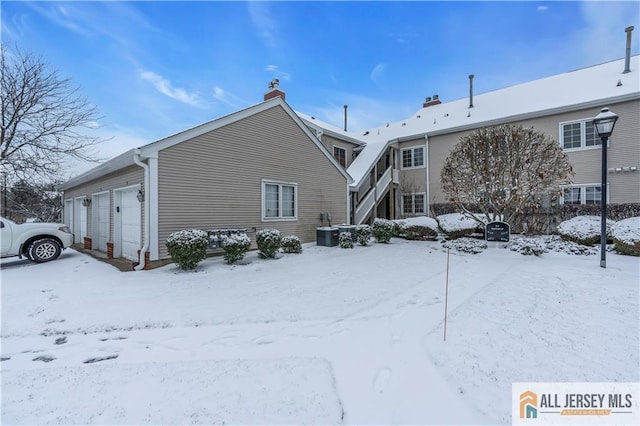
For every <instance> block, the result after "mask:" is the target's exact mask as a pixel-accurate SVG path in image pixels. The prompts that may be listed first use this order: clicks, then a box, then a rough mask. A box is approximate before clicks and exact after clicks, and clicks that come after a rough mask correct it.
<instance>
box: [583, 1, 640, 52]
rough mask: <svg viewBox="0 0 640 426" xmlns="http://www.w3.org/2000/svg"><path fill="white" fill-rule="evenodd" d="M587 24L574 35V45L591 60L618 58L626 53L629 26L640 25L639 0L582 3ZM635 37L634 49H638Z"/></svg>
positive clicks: (584, 19)
mask: <svg viewBox="0 0 640 426" xmlns="http://www.w3.org/2000/svg"><path fill="white" fill-rule="evenodd" d="M580 10H581V12H582V18H583V21H584V22H585V23H586V25H585V26H584V27H583V28H581V29H580V30H579V31H578V32H576V33H575V34H574V35H573V47H574V48H575V46H577V47H579V49H580V51H579V52H580V53H581V54H582V55H583V57H584V58H587V59H588V61H589V62H591V63H599V62H604V61H610V60H614V59H619V58H622V57H624V55H625V46H626V34H625V32H624V29H625V28H626V27H627V26H628V25H636V28H637V25H638V16H639V12H640V4H639V3H638V2H584V3H581V4H580ZM638 46H639V43H638V37H635V40H634V42H633V46H632V50H633V51H635V52H637V50H638Z"/></svg>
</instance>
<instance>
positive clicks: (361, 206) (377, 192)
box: [354, 168, 395, 225]
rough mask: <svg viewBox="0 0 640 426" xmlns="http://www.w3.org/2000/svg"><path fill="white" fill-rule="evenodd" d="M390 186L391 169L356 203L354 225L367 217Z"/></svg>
mask: <svg viewBox="0 0 640 426" xmlns="http://www.w3.org/2000/svg"><path fill="white" fill-rule="evenodd" d="M394 174H395V173H394ZM390 184H391V168H388V169H387V170H385V172H384V173H383V174H382V176H380V179H378V183H377V184H376V186H375V187H374V188H371V190H370V191H369V192H368V193H367V195H365V197H364V198H363V199H362V200H361V201H360V202H359V203H358V206H357V207H356V213H355V218H354V219H355V223H356V225H360V224H361V223H362V222H363V221H364V220H365V219H366V218H367V216H368V215H369V213H370V212H371V209H373V208H374V207H375V205H376V203H377V202H378V201H380V199H381V198H382V197H383V196H384V195H385V193H386V190H387V187H388V186H389V185H390Z"/></svg>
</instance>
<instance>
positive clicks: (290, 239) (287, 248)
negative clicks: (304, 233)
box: [282, 235, 302, 253]
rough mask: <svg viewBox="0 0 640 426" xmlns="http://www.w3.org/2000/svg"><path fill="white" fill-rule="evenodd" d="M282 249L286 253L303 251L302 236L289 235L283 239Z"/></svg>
mask: <svg viewBox="0 0 640 426" xmlns="http://www.w3.org/2000/svg"><path fill="white" fill-rule="evenodd" d="M282 251H283V252H285V253H302V243H301V242H300V238H298V237H296V236H295V235H289V236H287V237H284V238H283V239H282Z"/></svg>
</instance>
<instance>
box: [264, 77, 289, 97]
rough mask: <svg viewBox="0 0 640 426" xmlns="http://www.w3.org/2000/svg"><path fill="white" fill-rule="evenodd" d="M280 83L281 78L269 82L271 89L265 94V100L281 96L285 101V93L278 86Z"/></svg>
mask: <svg viewBox="0 0 640 426" xmlns="http://www.w3.org/2000/svg"><path fill="white" fill-rule="evenodd" d="M279 84H280V80H278V79H277V78H274V79H273V80H271V82H270V83H269V91H268V92H267V93H265V94H264V100H265V101H268V100H269V99H273V98H277V97H278V96H279V97H281V98H282V100H283V101H284V100H285V93H284V92H283V91H282V90H280V89H279V88H278V85H279Z"/></svg>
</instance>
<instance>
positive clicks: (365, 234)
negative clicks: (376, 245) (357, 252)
mask: <svg viewBox="0 0 640 426" xmlns="http://www.w3.org/2000/svg"><path fill="white" fill-rule="evenodd" d="M371 233H372V231H371V227H370V226H369V225H358V226H356V239H357V240H358V244H360V245H361V246H366V245H368V244H369V240H370V239H371Z"/></svg>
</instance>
